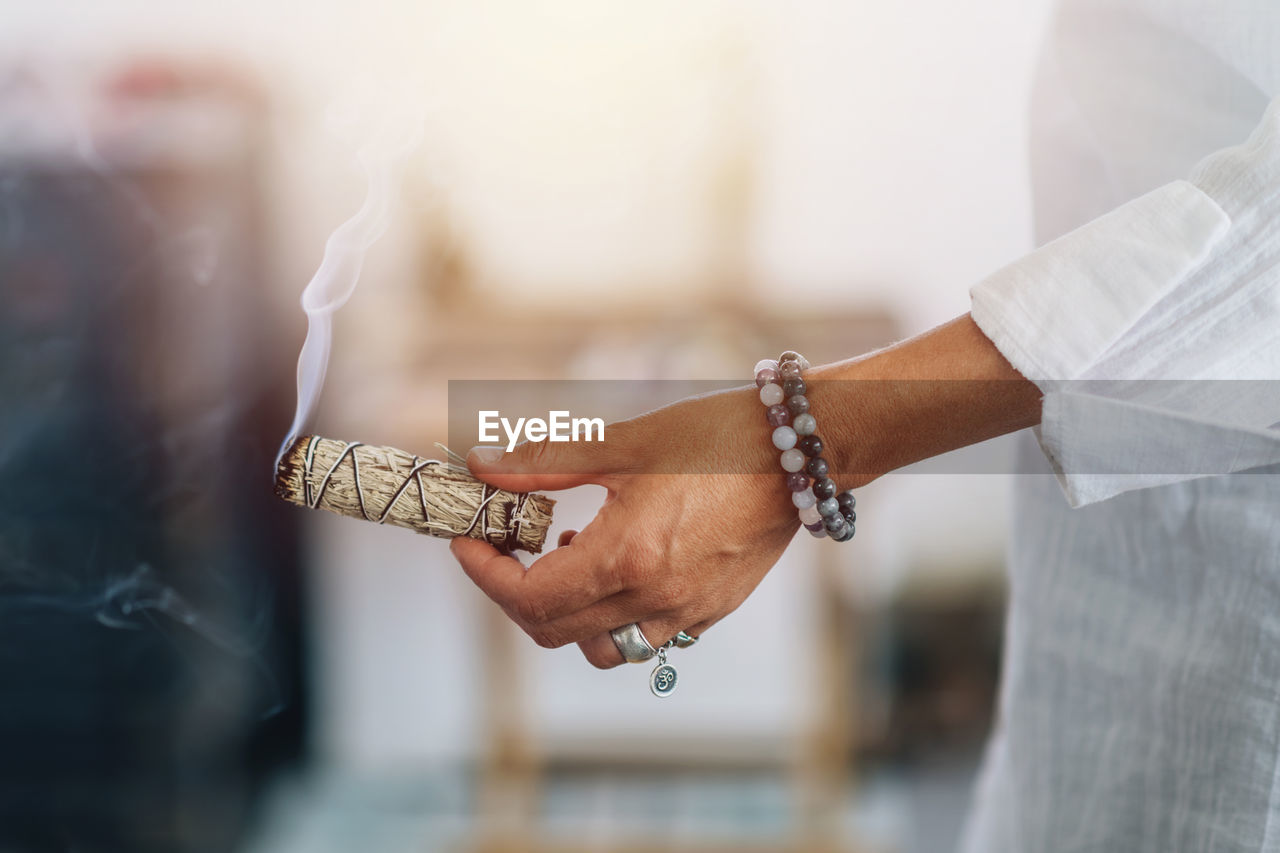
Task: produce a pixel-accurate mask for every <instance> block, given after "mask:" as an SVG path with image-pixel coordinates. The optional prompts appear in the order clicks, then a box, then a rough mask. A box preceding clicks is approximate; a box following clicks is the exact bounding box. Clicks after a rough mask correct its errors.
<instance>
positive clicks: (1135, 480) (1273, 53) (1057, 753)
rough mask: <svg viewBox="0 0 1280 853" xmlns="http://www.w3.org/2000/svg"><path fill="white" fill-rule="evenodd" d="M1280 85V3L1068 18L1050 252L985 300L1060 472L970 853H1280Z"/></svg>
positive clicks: (1063, 11) (1040, 179) (1051, 152)
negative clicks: (1033, 400) (1036, 402)
mask: <svg viewBox="0 0 1280 853" xmlns="http://www.w3.org/2000/svg"><path fill="white" fill-rule="evenodd" d="M1277 95H1280V0H1200V2H1192V0H1165V1H1164V2H1159V0H1066V1H1065V2H1063V3H1062V5H1061V6H1060V8H1059V10H1058V12H1057V14H1056V16H1055V18H1054V21H1053V25H1052V29H1051V32H1050V35H1049V38H1048V40H1047V42H1046V46H1045V50H1044V54H1043V60H1042V65H1041V69H1040V73H1039V78H1038V82H1037V87H1036V94H1035V98H1034V105H1033V110H1032V130H1033V132H1032V144H1033V158H1032V167H1033V172H1034V175H1033V178H1034V185H1035V193H1036V221H1037V231H1038V234H1039V236H1040V238H1041V239H1042V240H1049V238H1053V239H1051V240H1049V242H1047V243H1045V244H1044V245H1043V246H1042V247H1041V248H1040V249H1038V250H1036V251H1035V252H1033V253H1032V254H1030V255H1029V256H1027V257H1025V258H1023V259H1022V260H1020V261H1018V262H1016V263H1014V264H1011V265H1010V266H1008V267H1006V268H1005V269H1003V270H1000V271H999V272H997V273H995V274H993V275H992V276H990V277H989V278H987V279H986V280H984V281H982V282H980V283H979V284H978V285H976V286H975V287H974V288H973V291H972V301H973V307H972V310H973V317H974V320H975V321H976V322H977V323H978V325H979V326H980V327H981V328H982V329H983V331H984V332H985V333H986V334H987V335H988V336H989V337H990V338H991V339H992V341H993V342H994V343H995V344H996V346H997V347H998V348H999V349H1000V351H1001V352H1002V353H1003V354H1004V355H1005V356H1006V357H1007V358H1008V359H1009V360H1010V362H1011V363H1012V364H1013V365H1014V366H1015V367H1016V368H1018V370H1019V371H1021V372H1022V373H1023V374H1024V375H1026V376H1027V377H1028V378H1030V379H1032V380H1033V381H1035V382H1036V383H1037V384H1038V385H1039V386H1040V388H1041V389H1042V391H1044V394H1045V397H1044V410H1043V417H1042V422H1041V425H1040V427H1039V428H1038V429H1037V430H1036V431H1035V434H1036V438H1037V439H1038V441H1039V444H1040V452H1041V453H1036V452H1035V451H1034V447H1033V448H1031V450H1032V452H1031V453H1028V454H1026V456H1027V459H1026V463H1025V465H1024V468H1023V470H1031V469H1032V468H1033V467H1034V462H1035V461H1037V460H1038V461H1039V463H1040V467H1041V468H1043V469H1044V470H1045V472H1046V474H1044V475H1040V476H1037V475H1035V474H1030V473H1028V474H1024V475H1020V476H1018V477H1017V478H1016V480H1017V483H1016V486H1015V489H1016V494H1015V501H1014V505H1015V518H1014V533H1013V536H1012V541H1011V548H1010V601H1009V613H1008V622H1007V631H1006V647H1005V660H1004V668H1003V673H1002V684H1001V694H1000V702H999V712H998V719H997V723H996V729H995V732H994V734H993V736H992V740H991V743H990V745H989V747H988V752H987V756H986V761H985V764H984V768H983V773H982V776H981V779H980V782H979V785H978V789H977V793H976V795H975V802H974V809H973V813H972V815H971V819H970V822H969V826H968V828H967V832H966V835H965V839H964V849H965V850H967V851H970V853H1003V851H1017V853H1035V851H1054V852H1055V853H1059V852H1060V851H1152V853H1156V851H1158V852H1159V853H1170V851H1246V850H1247V851H1259V850H1277V851H1280V98H1277ZM1081 223H1084V224H1081ZM1117 380H1123V381H1117ZM1173 380H1177V381H1173ZM1240 380H1252V381H1249V382H1242V381H1240ZM1041 454H1042V455H1041ZM1033 455H1034V456H1035V457H1036V458H1035V459H1033V458H1032V456H1033ZM1046 462H1047V464H1045V463H1046ZM1050 470H1051V471H1052V474H1053V475H1054V476H1049V475H1048V473H1047V472H1049V471H1050ZM1055 479H1056V483H1055Z"/></svg>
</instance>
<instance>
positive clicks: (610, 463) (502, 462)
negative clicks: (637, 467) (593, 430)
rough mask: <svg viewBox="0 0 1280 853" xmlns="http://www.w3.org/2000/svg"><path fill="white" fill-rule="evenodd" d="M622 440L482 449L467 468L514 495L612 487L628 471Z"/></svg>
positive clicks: (471, 454) (530, 443)
mask: <svg viewBox="0 0 1280 853" xmlns="http://www.w3.org/2000/svg"><path fill="white" fill-rule="evenodd" d="M619 433H621V431H619ZM622 438H623V436H622V435H621V434H618V435H617V438H616V439H615V438H614V434H613V433H611V434H610V436H609V440H608V441H604V440H602V441H524V442H521V443H520V444H517V445H516V446H515V447H514V448H513V449H512V450H511V451H509V452H508V451H507V449H506V448H505V447H501V446H494V445H481V446H479V447H473V448H471V451H470V452H469V453H468V454H467V467H469V468H470V469H471V473H472V474H474V475H475V476H476V477H478V478H479V479H481V480H483V481H484V482H486V483H488V484H489V485H491V486H497V487H498V488H499V489H507V490H508V491H513V492H532V491H536V490H539V489H546V490H551V491H554V490H556V489H570V488H573V487H574V486H581V485H585V484H587V483H596V484H598V485H602V486H609V487H612V485H613V483H614V481H615V479H616V476H617V475H618V474H621V473H623V471H624V470H625V469H626V468H627V467H629V462H628V454H627V453H626V451H625V449H624V442H623V441H622Z"/></svg>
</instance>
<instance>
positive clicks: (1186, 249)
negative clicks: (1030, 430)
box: [971, 98, 1280, 505]
mask: <svg viewBox="0 0 1280 853" xmlns="http://www.w3.org/2000/svg"><path fill="white" fill-rule="evenodd" d="M971 296H972V313H973V318H974V321H975V322H976V323H977V324H978V326H979V327H980V328H981V329H982V330H983V332H984V333H985V334H986V335H987V336H988V337H989V338H990V339H991V340H992V342H993V343H994V344H995V345H996V347H997V348H998V349H999V350H1000V352H1001V353H1002V354H1004V356H1005V357H1006V358H1007V359H1008V360H1009V361H1010V363H1011V364H1013V366H1014V367H1015V368H1017V369H1018V370H1019V372H1021V373H1022V374H1023V375H1024V376H1026V377H1027V378H1028V379H1031V380H1032V381H1033V382H1035V383H1036V384H1037V385H1038V386H1039V387H1040V388H1041V390H1042V391H1043V392H1044V395H1045V399H1044V408H1043V416H1042V421H1041V425H1040V427H1039V429H1038V437H1039V440H1040V443H1041V447H1042V448H1043V449H1044V451H1045V453H1046V454H1047V455H1048V457H1049V459H1050V461H1051V463H1052V465H1053V467H1054V469H1055V471H1056V472H1057V473H1058V476H1059V480H1060V482H1061V483H1062V485H1063V488H1064V490H1065V492H1066V494H1067V497H1068V499H1069V500H1070V502H1071V503H1072V504H1073V505H1082V504H1087V503H1092V502H1094V501H1098V500H1102V499H1105V498H1107V497H1111V496H1112V495H1115V494H1118V493H1120V492H1123V491H1128V490H1130V489H1135V488H1146V487H1150V486H1154V485H1160V484H1165V483H1169V482H1176V481H1178V480H1181V479H1187V478H1189V477H1196V476H1212V475H1217V474H1226V473H1231V472H1235V471H1241V470H1245V469H1247V468H1254V467H1257V466H1260V465H1268V464H1272V463H1275V462H1280V431H1277V430H1276V429H1275V428H1276V427H1277V425H1280V392H1278V389H1280V98H1277V99H1276V100H1273V101H1272V102H1271V105H1270V106H1269V108H1268V109H1267V111H1266V113H1265V115H1264V116H1263V120H1262V122H1261V124H1260V125H1259V126H1258V128H1257V129H1256V130H1255V131H1254V133H1253V134H1252V135H1251V136H1250V138H1249V139H1248V140H1247V141H1246V142H1244V143H1243V144H1242V145H1238V146H1235V147H1232V148H1228V149H1224V150H1222V151H1219V152H1217V153H1215V154H1213V155H1211V156H1210V157H1208V158H1206V159H1205V160H1204V161H1202V162H1201V163H1200V164H1199V165H1198V166H1197V167H1196V168H1195V169H1194V171H1193V172H1192V174H1191V175H1189V176H1188V178H1187V179H1186V180H1179V181H1175V182H1173V183H1170V184H1167V185H1165V186H1163V187H1160V188H1159V189H1157V190H1155V191H1153V192H1151V193H1148V194H1147V195H1144V196H1142V197H1140V198H1137V199H1134V200H1133V201H1131V202H1129V203H1127V204H1125V205H1123V206H1121V207H1119V208H1117V209H1115V210H1113V211H1111V212H1110V213H1108V214H1106V215H1104V216H1101V217H1099V218H1098V219H1096V220H1094V221H1092V222H1090V223H1088V224H1086V225H1084V226H1082V227H1080V228H1078V229H1077V230H1075V231H1073V232H1071V233H1069V234H1066V235H1064V236H1063V237H1060V238H1059V239H1057V240H1055V241H1053V242H1051V243H1048V244H1046V245H1045V246H1043V247H1041V248H1040V249H1038V250H1036V251H1034V252H1032V253H1031V254H1030V255H1027V256H1026V257H1024V258H1022V259H1021V260H1019V261H1018V262H1016V263H1014V264H1011V265H1009V266H1008V267H1005V268H1004V269H1002V270H999V271H998V272H996V273H994V274H993V275H991V276H989V277H988V278H986V279H985V280H983V281H981V282H980V283H978V284H977V285H975V286H974V287H973V289H972V292H971ZM1242 380H1247V381H1246V382H1244V383H1243V384H1242V383H1241V381H1242Z"/></svg>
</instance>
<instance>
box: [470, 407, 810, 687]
mask: <svg viewBox="0 0 1280 853" xmlns="http://www.w3.org/2000/svg"><path fill="white" fill-rule="evenodd" d="M769 436H770V429H769V426H768V424H767V423H766V422H765V417H764V410H763V408H762V407H761V405H760V402H759V398H758V397H757V396H756V393H755V389H754V387H750V388H743V389H737V390H734V391H728V392H724V393H720V394H714V395H709V396H705V397H696V398H692V399H688V400H684V401H681V402H678V403H675V404H673V405H670V406H667V407H665V408H662V409H659V410H657V411H655V412H650V413H648V414H645V415H642V416H640V417H638V418H634V419H632V420H628V421H622V422H620V423H615V424H611V425H609V427H608V428H607V430H606V431H605V441H603V442H596V443H588V442H578V443H573V442H569V443H551V442H539V443H525V444H522V445H519V446H518V447H517V448H516V449H515V450H514V451H513V452H511V453H506V452H503V450H502V449H501V448H477V449H473V450H472V452H471V454H470V455H469V456H468V458H467V463H468V465H470V466H471V471H472V473H473V474H475V476H477V477H479V478H480V479H482V480H484V481H485V482H487V483H489V484H490V485H493V486H497V487H498V488H502V489H510V490H512V491H537V490H555V489H565V488H570V487H573V486H579V485H583V484H586V483H595V484H598V485H602V486H604V487H605V488H607V489H608V497H607V498H606V500H605V502H604V505H603V506H602V507H601V508H600V511H599V512H598V513H597V514H596V517H595V518H594V519H593V520H592V521H591V523H590V524H588V525H587V526H586V527H585V528H584V529H583V530H582V532H580V533H575V532H574V531H566V532H565V533H563V534H561V536H560V541H559V546H560V547H558V548H556V549H555V550H553V551H551V552H549V553H547V554H546V555H544V556H543V557H541V558H539V559H537V560H535V561H534V562H533V564H532V565H530V566H529V567H528V569H526V568H525V567H524V566H523V565H522V564H521V563H520V562H519V561H518V560H516V559H515V558H513V557H510V556H506V555H504V554H502V553H500V552H499V551H498V550H497V549H496V548H494V547H493V546H492V545H490V544H488V543H487V542H482V541H480V540H477V539H469V538H458V539H455V540H453V543H452V545H451V546H450V547H451V550H452V551H453V554H454V556H455V557H457V559H458V562H460V563H461V564H462V568H463V569H464V570H465V571H466V573H467V575H468V576H469V577H470V578H471V579H472V580H473V581H475V583H476V585H477V586H479V587H480V588H481V589H482V590H484V592H485V593H486V594H487V595H488V596H489V597H490V598H491V599H493V600H494V601H495V602H497V603H498V605H499V606H501V607H502V609H503V610H504V611H505V612H506V613H507V615H508V616H510V617H511V619H513V620H514V621H515V622H516V624H518V625H519V626H520V627H521V628H522V629H524V631H525V632H526V633H528V634H529V636H531V637H532V638H533V639H534V641H535V642H537V643H538V645H540V646H543V647H545V648H558V647H560V646H563V645H567V644H568V643H577V644H578V645H579V647H580V648H581V649H582V653H583V654H584V655H585V656H586V658H587V660H589V661H590V662H591V663H592V664H594V665H595V666H598V667H601V668H608V667H613V666H617V665H618V664H620V663H622V662H623V659H622V655H621V654H620V653H619V652H618V650H617V648H616V647H615V646H614V643H613V639H612V638H611V637H610V636H609V631H610V630H611V629H613V628H617V627H620V626H623V625H626V624H628V623H630V622H636V623H639V625H640V630H641V631H643V632H644V635H645V637H647V638H648V640H649V642H650V643H651V644H652V645H654V646H655V647H656V646H659V645H661V644H662V643H665V642H666V641H667V640H668V639H670V638H671V637H673V636H674V635H675V634H676V633H677V632H679V631H682V630H683V631H688V632H689V633H690V634H693V635H695V636H698V635H700V634H701V633H702V632H703V631H705V630H707V629H708V628H709V627H711V626H712V625H714V624H715V623H716V622H718V621H719V620H721V619H723V618H724V617H725V616H727V615H728V614H729V613H731V612H732V611H733V610H735V609H736V608H737V607H738V605H740V604H741V603H742V602H743V601H744V600H745V599H746V597H747V596H748V595H749V594H750V593H751V591H752V590H754V589H755V588H756V586H757V585H758V584H759V583H760V581H761V579H762V578H763V577H764V576H765V573H767V572H768V571H769V569H771V568H772V567H773V565H774V563H776V562H777V560H778V557H779V556H780V555H781V554H782V552H783V550H784V549H785V548H786V547H787V543H788V542H790V541H791V537H792V536H793V535H794V534H795V532H796V529H797V528H798V527H799V521H798V520H797V518H796V510H795V507H794V506H793V505H792V503H791V500H790V493H789V492H788V491H787V489H786V488H785V486H784V484H783V481H782V479H783V478H782V472H781V469H780V468H779V466H778V460H777V452H776V451H775V450H774V449H773V446H772V444H771V443H770V441H769Z"/></svg>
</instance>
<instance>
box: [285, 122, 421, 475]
mask: <svg viewBox="0 0 1280 853" xmlns="http://www.w3.org/2000/svg"><path fill="white" fill-rule="evenodd" d="M422 128H423V119H422V116H420V115H406V114H403V113H398V114H393V115H386V116H384V117H383V119H382V120H381V121H380V122H379V123H378V127H377V129H376V131H375V133H374V135H373V138H372V139H370V140H369V142H368V143H366V144H365V145H364V146H363V147H362V148H361V149H360V151H359V153H358V154H357V158H358V159H359V161H360V165H361V166H362V167H363V168H364V172H365V175H366V177H367V178H368V181H369V190H368V193H367V195H366V196H365V200H364V204H363V206H361V208H360V210H359V211H357V212H356V214H355V216H352V217H351V218H350V219H348V220H347V221H346V222H344V223H342V224H341V225H339V226H338V228H337V230H336V231H334V232H333V234H331V235H330V236H329V239H328V241H327V242H326V243H325V247H324V258H323V259H322V260H321V262H320V268H319V269H317V270H316V273H315V275H314V276H312V278H311V281H310V282H309V283H308V284H307V286H306V288H305V289H304V290H303V291H302V310H303V311H305V312H306V314H307V336H306V339H305V340H304V341H303V343H302V352H301V353H300V354H299V356H298V406H297V410H296V412H295V413H294V417H293V424H292V425H291V426H290V427H289V432H288V434H287V435H286V436H285V440H284V443H283V444H281V445H280V452H279V453H278V454H277V456H276V464H277V465H279V463H280V458H281V457H282V456H283V455H284V452H285V451H286V450H288V449H289V446H290V445H291V444H292V443H293V441H294V439H296V438H297V437H298V436H299V435H302V434H303V432H304V431H305V430H306V429H307V428H308V427H309V425H310V423H311V420H312V418H313V417H314V416H315V411H316V407H317V406H318V405H319V402H320V390H321V388H322V387H323V386H324V378H325V373H326V371H327V370H328V367H329V350H330V348H331V347H332V344H333V313H334V312H335V311H337V310H338V309H339V308H341V307H342V306H343V305H345V304H346V302H347V300H348V299H350V298H351V294H352V292H353V291H354V290H355V288H356V284H357V282H358V281H359V280H360V270H361V267H362V266H363V265H364V256H365V253H366V252H367V251H368V250H369V247H370V246H372V245H373V244H374V243H375V242H376V241H377V240H378V238H379V237H381V236H382V235H383V234H384V233H386V231H387V228H388V227H389V226H390V223H391V204H392V202H393V201H394V200H395V197H396V177H397V175H398V174H399V172H400V167H401V166H402V165H403V162H404V160H405V158H406V157H407V156H408V155H409V154H410V153H411V152H412V151H413V150H414V149H415V148H416V147H417V146H418V144H419V142H420V141H421V139H422Z"/></svg>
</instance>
